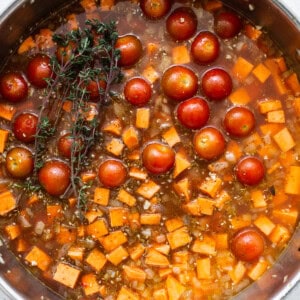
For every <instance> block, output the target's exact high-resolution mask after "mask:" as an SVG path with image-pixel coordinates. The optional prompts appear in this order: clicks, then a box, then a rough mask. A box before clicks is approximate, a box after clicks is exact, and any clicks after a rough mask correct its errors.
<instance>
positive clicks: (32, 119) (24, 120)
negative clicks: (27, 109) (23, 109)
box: [12, 113, 38, 143]
mask: <svg viewBox="0 0 300 300" xmlns="http://www.w3.org/2000/svg"><path fill="white" fill-rule="evenodd" d="M37 123H38V117H37V116H36V115H34V114H31V113H23V114H20V115H18V116H17V117H16V118H15V120H14V123H13V128H12V130H13V133H14V135H15V137H16V138H17V139H18V140H19V141H21V142H24V143H31V142H33V141H34V139H35V134H36V130H37Z"/></svg>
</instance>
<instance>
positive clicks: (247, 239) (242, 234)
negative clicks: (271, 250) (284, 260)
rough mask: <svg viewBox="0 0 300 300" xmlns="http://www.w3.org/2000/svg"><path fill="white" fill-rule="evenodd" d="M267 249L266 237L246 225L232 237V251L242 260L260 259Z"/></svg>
mask: <svg viewBox="0 0 300 300" xmlns="http://www.w3.org/2000/svg"><path fill="white" fill-rule="evenodd" d="M264 249H265V239H264V237H263V235H262V234H261V233H259V232H258V230H256V229H254V228H251V227H246V228H243V229H241V230H239V231H238V232H236V233H235V234H234V236H233V237H232V239H231V251H232V253H233V254H234V256H235V257H236V258H237V259H238V260H241V261H246V262H252V261H255V260H258V259H259V257H260V256H261V255H262V254H263V252H264Z"/></svg>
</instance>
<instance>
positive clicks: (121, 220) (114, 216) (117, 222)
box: [109, 207, 128, 227]
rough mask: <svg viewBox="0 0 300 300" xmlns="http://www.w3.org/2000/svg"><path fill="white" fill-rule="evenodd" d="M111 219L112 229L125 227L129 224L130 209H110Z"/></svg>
mask: <svg viewBox="0 0 300 300" xmlns="http://www.w3.org/2000/svg"><path fill="white" fill-rule="evenodd" d="M109 219H110V226H111V227H119V226H124V225H125V224H127V223H128V209H126V208H124V207H111V208H109Z"/></svg>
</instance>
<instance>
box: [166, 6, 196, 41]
mask: <svg viewBox="0 0 300 300" xmlns="http://www.w3.org/2000/svg"><path fill="white" fill-rule="evenodd" d="M197 25H198V21H197V16H196V14H195V13H194V11H193V10H192V9H191V8H189V7H179V8H176V9H175V10H174V11H173V12H172V13H171V14H170V15H169V17H168V18H167V21H166V28H167V31H168V33H169V34H170V36H171V37H172V38H173V39H174V40H176V41H184V40H188V39H189V38H191V37H192V36H193V35H194V34H195V32H196V30H197Z"/></svg>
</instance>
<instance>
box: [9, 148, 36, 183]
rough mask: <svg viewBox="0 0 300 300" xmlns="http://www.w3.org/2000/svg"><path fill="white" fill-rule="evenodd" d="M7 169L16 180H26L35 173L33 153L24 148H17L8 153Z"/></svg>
mask: <svg viewBox="0 0 300 300" xmlns="http://www.w3.org/2000/svg"><path fill="white" fill-rule="evenodd" d="M6 169H7V171H8V173H9V174H10V175H11V176H12V177H14V178H20V179H21V178H26V177H27V176H29V175H30V174H31V173H32V171H33V157H32V153H31V152H30V151H29V150H28V149H26V148H23V147H15V148H12V149H11V150H9V151H8V152H7V155H6Z"/></svg>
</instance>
